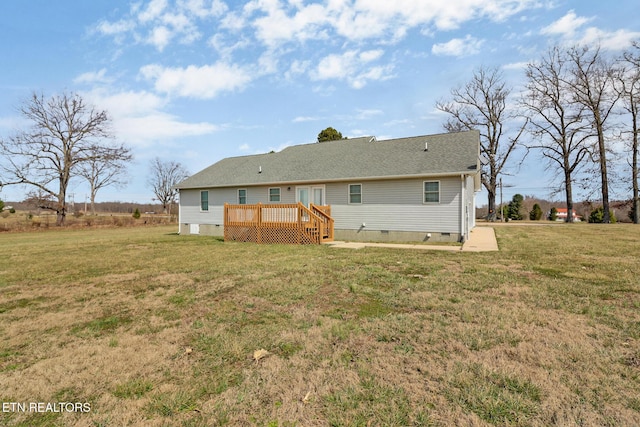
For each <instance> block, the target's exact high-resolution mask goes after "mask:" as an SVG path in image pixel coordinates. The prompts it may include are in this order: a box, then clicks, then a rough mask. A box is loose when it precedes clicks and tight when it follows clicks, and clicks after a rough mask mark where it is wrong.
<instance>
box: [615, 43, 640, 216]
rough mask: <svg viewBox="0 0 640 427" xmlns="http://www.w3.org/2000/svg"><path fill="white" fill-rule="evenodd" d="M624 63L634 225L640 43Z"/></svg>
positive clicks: (622, 82) (622, 84)
mask: <svg viewBox="0 0 640 427" xmlns="http://www.w3.org/2000/svg"><path fill="white" fill-rule="evenodd" d="M623 62H624V63H625V65H626V67H625V70H624V72H623V73H622V74H621V75H620V79H619V80H618V88H619V94H620V97H621V99H622V101H623V103H622V104H623V109H624V110H625V111H626V112H627V113H628V114H629V117H630V123H628V124H627V125H626V126H625V128H626V129H627V130H626V133H627V134H629V135H630V139H631V141H630V144H629V145H630V148H631V161H630V163H629V165H630V166H631V185H632V189H633V198H632V208H631V213H632V218H631V220H632V221H633V223H634V224H638V223H640V218H639V217H640V213H639V212H638V209H639V206H638V205H639V204H640V200H639V194H638V193H639V191H638V148H639V147H638V136H639V134H640V129H638V120H639V118H640V117H638V115H639V114H640V43H639V42H635V43H634V44H633V49H632V50H628V51H626V52H625V53H624V54H623Z"/></svg>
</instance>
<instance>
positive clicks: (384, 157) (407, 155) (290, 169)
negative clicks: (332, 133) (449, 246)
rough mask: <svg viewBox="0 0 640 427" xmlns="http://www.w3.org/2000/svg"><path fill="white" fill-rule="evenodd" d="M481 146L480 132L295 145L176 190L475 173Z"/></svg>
mask: <svg viewBox="0 0 640 427" xmlns="http://www.w3.org/2000/svg"><path fill="white" fill-rule="evenodd" d="M425 144H426V147H428V149H427V150H426V151H425ZM479 147H480V134H479V133H478V132H477V131H468V132H458V133H446V134H439V135H425V136H414V137H409V138H398V139H390V140H384V141H377V140H375V138H372V137H362V138H354V139H347V140H340V141H329V142H322V143H313V144H303V145H294V146H290V147H287V148H285V149H284V150H282V151H280V152H278V153H268V154H258V155H251V156H241V157H228V158H226V159H222V160H220V161H219V162H217V163H215V164H213V165H211V166H209V167H208V168H206V169H203V170H202V171H200V172H198V173H196V174H194V175H192V176H191V177H189V178H187V179H186V180H184V181H182V182H181V183H179V184H178V185H176V188H179V189H188V188H206V187H232V186H251V185H266V184H281V183H297V182H330V181H341V180H354V179H358V180H367V179H378V178H398V177H401V176H430V175H434V176H435V175H447V174H451V175H453V174H456V175H457V174H461V173H465V174H474V173H476V172H477V171H478V170H479V167H480V165H479V160H478V156H479Z"/></svg>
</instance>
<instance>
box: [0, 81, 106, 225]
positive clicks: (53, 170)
mask: <svg viewBox="0 0 640 427" xmlns="http://www.w3.org/2000/svg"><path fill="white" fill-rule="evenodd" d="M19 112H20V113H21V114H22V115H23V116H24V118H25V119H27V120H28V121H29V122H31V123H32V126H31V128H30V129H29V130H26V131H22V132H20V133H19V134H18V135H16V136H14V137H11V138H10V139H8V140H6V141H4V140H2V141H0V152H2V154H3V156H4V161H2V164H1V165H0V167H1V168H2V170H3V172H4V174H5V176H6V177H7V179H8V182H5V183H4V184H5V185H12V184H24V185H29V186H32V187H35V189H36V190H37V191H36V192H35V193H34V194H36V193H37V194H40V195H42V196H43V197H40V201H41V203H38V204H39V207H40V208H42V209H49V210H53V211H55V212H56V213H57V218H56V225H58V226H61V225H63V224H64V220H65V216H66V214H67V204H66V197H67V187H68V185H69V182H70V180H71V178H72V177H73V176H74V174H75V173H76V172H77V169H78V167H79V166H80V165H82V164H83V163H85V162H88V161H91V160H92V159H93V158H94V157H95V147H101V146H106V144H105V141H107V140H109V139H111V138H113V136H112V135H111V132H110V128H109V125H110V119H109V117H108V115H107V112H106V111H101V110H96V109H94V107H91V106H88V105H87V104H85V102H84V100H83V99H82V98H81V97H80V96H79V95H78V94H75V93H71V94H67V93H64V94H62V95H56V96H53V97H51V98H49V99H45V98H44V96H43V95H37V94H35V93H34V94H33V95H32V96H31V98H30V99H29V100H28V101H27V102H25V103H24V104H23V105H22V106H21V107H20V108H19Z"/></svg>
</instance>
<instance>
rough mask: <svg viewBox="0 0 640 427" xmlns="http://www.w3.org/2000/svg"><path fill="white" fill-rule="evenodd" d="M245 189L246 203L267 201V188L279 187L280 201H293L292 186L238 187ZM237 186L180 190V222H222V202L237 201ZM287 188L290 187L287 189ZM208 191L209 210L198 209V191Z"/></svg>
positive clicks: (293, 189) (232, 202) (294, 200)
mask: <svg viewBox="0 0 640 427" xmlns="http://www.w3.org/2000/svg"><path fill="white" fill-rule="evenodd" d="M239 188H244V189H246V190H247V204H256V203H265V204H268V203H272V202H269V188H280V202H273V203H295V202H296V192H295V187H294V186H277V185H272V186H268V187H239ZM239 188H203V189H198V190H180V223H182V224H219V225H222V224H223V223H224V210H223V207H224V204H225V203H229V204H233V205H235V204H237V203H238V189H239ZM287 188H291V189H290V190H287ZM203 190H208V191H209V211H208V212H202V211H200V191H203Z"/></svg>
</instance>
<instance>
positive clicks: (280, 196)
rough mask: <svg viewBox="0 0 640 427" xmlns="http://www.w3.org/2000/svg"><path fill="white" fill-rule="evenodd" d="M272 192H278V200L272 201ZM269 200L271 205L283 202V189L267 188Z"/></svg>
mask: <svg viewBox="0 0 640 427" xmlns="http://www.w3.org/2000/svg"><path fill="white" fill-rule="evenodd" d="M271 190H278V200H271ZM267 200H268V201H269V203H280V201H281V200H282V187H269V188H267Z"/></svg>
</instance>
